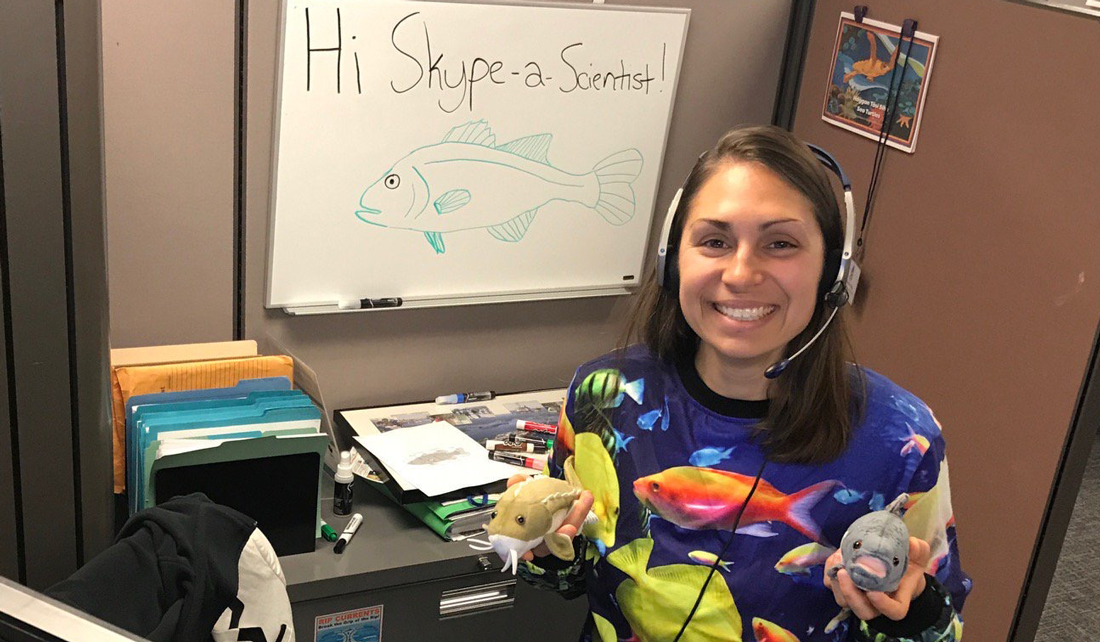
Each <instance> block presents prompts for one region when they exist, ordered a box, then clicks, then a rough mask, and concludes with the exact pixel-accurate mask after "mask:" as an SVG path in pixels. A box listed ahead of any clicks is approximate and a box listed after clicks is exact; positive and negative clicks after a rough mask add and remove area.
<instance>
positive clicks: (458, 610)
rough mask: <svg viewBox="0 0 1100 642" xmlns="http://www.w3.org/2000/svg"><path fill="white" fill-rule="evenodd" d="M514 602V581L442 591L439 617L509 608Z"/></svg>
mask: <svg viewBox="0 0 1100 642" xmlns="http://www.w3.org/2000/svg"><path fill="white" fill-rule="evenodd" d="M515 601H516V581H515V580H514V579H513V580H507V581H504V582H495V583H493V584H479V585H477V586H471V587H467V588H458V589H451V590H448V591H443V593H441V594H440V596H439V617H440V618H448V617H457V616H461V615H473V614H475V613H482V612H485V611H493V610H496V609H501V608H511V606H512V604H514V603H515Z"/></svg>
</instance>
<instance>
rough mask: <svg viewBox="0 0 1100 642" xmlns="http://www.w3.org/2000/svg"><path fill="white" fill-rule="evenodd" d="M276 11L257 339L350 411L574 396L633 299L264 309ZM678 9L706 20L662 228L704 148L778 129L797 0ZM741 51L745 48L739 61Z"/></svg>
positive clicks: (257, 218)
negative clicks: (576, 382) (296, 312)
mask: <svg viewBox="0 0 1100 642" xmlns="http://www.w3.org/2000/svg"><path fill="white" fill-rule="evenodd" d="M276 4H277V3H273V2H251V3H250V4H249V9H248V11H249V53H248V60H249V69H248V77H249V87H248V108H249V112H248V132H249V134H248V180H247V185H248V192H247V199H248V201H247V220H246V223H247V234H246V237H247V247H246V256H247V269H246V301H245V309H246V315H245V333H246V336H248V337H250V338H257V339H259V338H262V337H264V336H265V335H266V334H271V335H272V336H274V337H276V338H278V339H279V340H280V341H282V342H283V343H284V344H285V345H287V347H288V348H289V349H291V350H292V351H294V352H296V353H297V354H298V356H300V357H302V358H303V359H305V360H306V361H308V362H309V363H310V364H311V365H313V366H314V367H315V368H316V369H317V371H318V375H319V377H320V379H321V383H322V385H323V386H324V389H325V394H326V400H327V401H328V402H329V403H330V404H331V405H332V406H333V407H336V408H338V407H347V406H350V405H368V404H386V403H396V402H400V401H408V400H423V399H427V398H430V397H434V396H435V395H437V394H444V393H448V392H455V391H459V390H474V389H496V390H499V391H517V390H524V389H533V388H548V387H555V386H564V385H566V384H567V383H568V382H569V379H570V377H571V376H572V373H573V370H574V369H575V368H576V367H577V366H578V365H580V364H581V363H582V362H584V361H587V360H588V359H590V358H593V357H595V356H597V355H599V354H601V353H603V352H605V351H607V350H608V349H610V348H612V347H613V346H614V345H615V343H616V342H617V340H618V333H619V325H620V323H621V321H622V320H623V318H624V310H625V304H626V300H625V299H623V298H621V297H620V298H604V299H578V300H566V301H547V302H536V303H510V304H496V305H481V306H468V307H451V308H436V309H419V310H396V311H387V312H371V313H357V314H338V315H325V316H317V317H301V318H292V317H288V316H287V315H286V314H285V313H284V312H282V311H281V310H266V309H264V307H263V293H264V284H265V282H266V281H265V279H266V278H267V275H266V273H265V266H266V257H267V250H268V248H267V229H268V228H267V225H268V221H267V208H268V196H269V191H270V165H269V164H270V159H271V136H270V133H269V132H271V118H272V113H273V108H274V104H273V102H272V94H273V82H274V78H275V64H274V60H275V59H276V42H275V40H274V39H273V38H272V37H271V34H273V33H275V31H276V28H277V27H276V25H277V18H278V16H277V11H276V9H275V5H276ZM616 4H633V5H652V6H665V5H667V3H665V2H658V1H655V0H647V1H644V2H627V3H616ZM677 6H686V7H690V8H691V9H692V10H693V13H692V16H691V24H690V27H689V29H688V43H687V47H686V50H685V54H684V62H683V68H682V72H681V76H680V85H679V88H678V95H677V101H676V106H675V108H674V111H673V118H672V126H671V132H670V135H669V144H668V151H667V155H666V163H665V171H664V176H663V177H662V181H661V187H660V190H659V192H658V197H657V201H658V204H659V205H658V207H660V208H661V211H660V212H659V214H658V216H657V217H656V219H655V222H654V227H656V226H658V225H660V222H661V219H662V218H663V215H664V211H663V210H664V208H666V207H667V206H668V202H669V201H670V200H671V197H672V194H673V193H674V192H675V190H676V188H677V187H678V186H679V184H680V181H681V180H682V179H683V176H684V175H685V174H686V173H687V171H688V169H689V168H690V166H691V164H692V163H693V162H694V161H695V159H696V157H697V156H698V155H699V152H700V151H701V150H703V149H706V148H708V147H709V146H710V145H712V144H713V143H714V141H715V140H717V138H718V136H719V135H720V134H721V133H722V132H723V131H725V130H726V129H728V128H729V127H730V126H731V125H733V124H735V123H739V122H756V123H766V122H769V121H770V120H771V116H772V107H773V103H774V100H775V94H776V89H777V86H778V80H779V67H780V63H781V61H782V55H783V47H784V45H785V39H786V29H787V20H788V14H789V11H790V3H787V2H766V3H757V2H712V1H710V0H691V1H688V2H680V3H677ZM731 43H744V44H745V46H744V47H742V48H740V49H738V51H737V54H736V55H735V54H734V53H733V49H732V48H731Z"/></svg>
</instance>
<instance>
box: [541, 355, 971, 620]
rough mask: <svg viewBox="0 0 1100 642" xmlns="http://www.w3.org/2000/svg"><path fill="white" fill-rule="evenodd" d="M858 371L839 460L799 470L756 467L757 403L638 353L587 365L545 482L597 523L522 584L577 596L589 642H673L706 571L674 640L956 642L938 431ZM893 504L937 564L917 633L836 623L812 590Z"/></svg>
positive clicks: (954, 552) (958, 575) (918, 406)
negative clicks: (862, 389) (572, 476)
mask: <svg viewBox="0 0 1100 642" xmlns="http://www.w3.org/2000/svg"><path fill="white" fill-rule="evenodd" d="M863 372H864V374H865V376H866V379H867V393H866V399H865V401H866V404H865V405H866V411H865V413H864V416H863V419H862V421H861V422H860V423H859V425H857V426H856V428H855V429H854V430H853V435H852V440H851V444H850V446H849V448H848V449H847V450H846V451H845V453H844V454H842V455H841V456H840V457H839V458H838V459H836V460H835V461H832V462H829V463H826V464H819V465H812V466H811V465H797V464H780V463H775V462H768V463H766V464H764V453H763V452H762V451H761V449H760V447H759V446H758V445H757V442H756V441H755V440H754V439H753V434H754V432H753V431H754V426H755V424H756V423H757V421H758V418H759V417H761V416H763V415H762V413H760V412H759V410H760V407H759V405H760V404H764V409H766V402H736V401H734V400H729V399H724V398H722V397H719V396H718V395H717V394H715V393H713V392H712V391H710V390H709V389H706V387H705V385H704V384H703V383H702V381H701V380H700V379H699V376H698V374H697V373H696V372H695V369H694V366H692V365H691V364H681V365H680V366H679V367H678V366H677V365H674V364H669V363H666V362H663V361H660V360H658V359H656V358H655V357H653V356H652V355H651V354H650V353H649V351H648V350H646V349H645V348H643V347H641V346H635V347H632V348H630V349H629V350H627V351H626V352H625V353H623V354H614V353H613V354H612V355H608V356H605V357H601V358H600V359H597V360H595V361H592V362H590V363H588V364H585V365H584V366H582V367H581V368H580V369H578V371H577V373H576V375H575V377H574V379H573V382H572V383H571V384H570V387H569V392H568V397H567V398H566V400H565V404H564V405H563V409H562V416H561V418H560V422H559V432H558V438H557V440H556V442H555V445H554V450H553V455H552V457H551V458H550V462H549V463H548V471H547V472H548V473H549V474H551V475H554V476H557V477H563V476H564V475H563V466H564V465H565V464H566V460H567V459H568V458H570V457H571V458H572V461H571V462H570V463H571V465H572V466H573V469H574V470H575V472H576V474H577V478H578V479H579V480H580V482H581V484H582V485H583V486H584V487H585V488H586V489H587V490H589V491H591V492H592V495H593V498H594V504H593V508H592V512H593V513H594V515H595V516H596V518H597V521H596V522H595V523H594V524H590V525H588V526H585V528H584V530H583V531H582V533H583V537H578V538H577V539H576V540H575V542H574V544H575V549H576V550H577V553H578V554H577V556H576V559H574V561H573V562H572V563H571V564H566V563H555V561H554V560H545V562H544V560H542V559H540V560H539V563H540V564H542V565H541V566H540V565H536V564H526V565H524V566H522V567H521V570H520V573H521V575H522V576H523V577H524V578H525V579H527V580H528V581H531V582H532V583H534V584H536V585H538V586H542V587H545V588H549V589H552V590H556V591H559V592H561V593H563V594H566V595H578V594H581V593H582V592H583V593H586V594H587V596H588V601H589V607H590V609H591V612H592V618H591V619H592V623H591V626H590V627H589V629H588V630H586V632H585V633H583V634H582V639H583V640H589V641H599V642H613V641H617V640H634V641H636V642H668V641H670V640H672V639H674V638H675V637H676V634H677V632H678V631H679V630H680V627H681V626H682V625H683V623H684V620H685V618H686V617H687V615H688V613H689V612H690V610H691V608H692V605H693V604H694V603H695V601H696V598H697V597H698V595H699V592H700V589H701V587H702V586H703V584H704V582H705V581H706V579H707V576H708V575H709V574H710V573H711V570H712V568H713V570H714V573H713V576H712V577H711V579H710V581H709V583H707V588H706V590H705V591H704V595H703V598H702V600H701V602H700V604H699V607H698V609H697V610H696V613H695V615H694V616H693V618H692V620H691V623H690V624H689V625H688V627H687V629H686V630H685V632H684V634H683V636H682V637H681V638H680V639H681V640H683V641H684V642H691V641H711V640H723V641H733V642H737V641H741V640H744V641H755V642H816V641H826V640H827V641H830V642H833V641H842V640H855V641H864V640H870V641H873V642H889V641H892V640H900V641H904V640H916V641H921V642H923V641H925V640H940V641H942V642H952V641H954V640H959V639H961V631H962V621H961V618H960V616H959V613H960V612H961V610H962V606H963V602H964V600H965V597H966V595H967V593H969V591H970V586H971V585H970V579H969V578H968V577H967V576H966V575H965V574H964V573H963V571H962V569H961V567H960V561H959V551H958V546H957V543H956V540H955V526H954V517H953V515H952V511H951V501H950V488H949V485H948V469H947V460H946V458H945V457H944V441H943V437H942V435H941V432H940V426H939V424H938V423H937V421H936V419H935V417H934V416H933V415H932V413H931V411H929V410H928V408H927V406H925V404H924V403H923V402H921V401H920V400H919V399H917V398H916V397H915V396H913V395H912V394H910V393H908V392H906V391H905V390H903V389H902V388H900V387H898V386H897V385H895V384H894V383H892V382H890V381H889V380H888V379H886V378H885V377H883V376H881V375H879V374H877V373H874V372H872V371H869V370H864V371H863ZM753 404H756V406H754V405H753ZM762 465H764V468H763V474H762V477H761V480H760V483H759V485H758V487H757V489H756V492H755V494H754V495H753V496H752V498H751V500H750V501H749V502H748V506H747V507H746V508H745V511H744V514H743V515H742V517H741V520H740V522H739V523H738V525H737V531H736V533H734V532H732V529H733V526H734V520H735V518H736V515H737V513H738V509H740V508H741V504H742V503H743V502H744V499H745V497H746V495H747V494H748V490H749V488H750V487H751V486H752V483H753V480H754V479H755V477H756V475H757V473H758V471H760V470H761V466H762ZM903 492H906V493H909V494H910V499H909V503H908V504H907V506H908V510H907V512H906V514H905V517H904V519H905V521H906V523H907V525H908V526H909V528H910V531H911V533H912V534H913V535H914V536H916V537H921V538H923V539H925V540H926V541H928V542H929V543H930V544H931V546H932V551H933V558H934V562H933V568H932V569H930V571H929V573H930V575H929V576H928V577H929V582H928V585H929V589H928V591H927V592H926V593H925V594H923V595H922V596H920V598H919V599H920V600H922V601H921V603H920V604H921V605H923V606H922V607H921V609H920V610H921V611H922V615H921V617H922V618H924V619H922V620H921V621H920V622H919V623H918V622H916V620H913V619H912V618H906V620H902V621H901V622H897V623H891V622H879V621H878V620H873V621H871V622H867V623H865V622H861V621H860V620H858V619H857V618H855V617H854V616H847V617H846V616H845V613H843V612H842V611H841V609H840V608H839V607H838V606H837V605H836V602H835V600H834V599H833V594H832V591H830V590H829V589H828V588H827V587H825V585H824V583H823V579H822V577H823V571H824V568H823V567H824V563H825V560H826V558H827V557H828V556H829V555H830V554H831V553H832V552H834V551H835V550H836V546H837V545H838V544H839V542H840V540H841V537H842V536H843V535H844V532H845V531H846V530H847V528H848V526H849V525H850V524H851V523H852V522H853V521H855V520H856V519H857V518H859V517H860V516H862V515H865V514H867V513H868V512H871V511H873V510H878V509H881V508H883V507H884V506H886V505H887V504H888V503H890V502H891V501H892V500H893V499H895V498H896V497H897V496H898V495H900V494H901V493H903ZM731 540H732V541H731ZM727 544H729V546H728V548H727ZM723 551H724V552H723ZM914 606H917V600H914ZM880 619H881V618H880ZM918 626H919V628H917V627H918Z"/></svg>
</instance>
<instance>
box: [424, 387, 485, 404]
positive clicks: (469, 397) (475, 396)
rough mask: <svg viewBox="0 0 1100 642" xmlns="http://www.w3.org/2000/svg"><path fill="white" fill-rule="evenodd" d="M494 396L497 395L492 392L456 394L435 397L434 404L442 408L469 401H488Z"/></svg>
mask: <svg viewBox="0 0 1100 642" xmlns="http://www.w3.org/2000/svg"><path fill="white" fill-rule="evenodd" d="M495 396H497V393H495V392H493V391H492V390H489V391H487V392H458V393H455V394H453V395H443V396H441V397H436V398H435V402H436V403H437V404H439V405H440V406H444V405H449V404H455V403H469V402H471V401H489V400H490V399H492V398H493V397H495Z"/></svg>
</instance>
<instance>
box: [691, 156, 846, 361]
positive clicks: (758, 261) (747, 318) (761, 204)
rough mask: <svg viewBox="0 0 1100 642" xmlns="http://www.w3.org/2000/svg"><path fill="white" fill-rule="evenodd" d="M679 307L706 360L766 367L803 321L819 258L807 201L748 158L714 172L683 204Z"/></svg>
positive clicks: (821, 251)
mask: <svg viewBox="0 0 1100 642" xmlns="http://www.w3.org/2000/svg"><path fill="white" fill-rule="evenodd" d="M690 207H691V209H690V210H689V211H688V215H687V220H686V221H685V223H684V230H683V236H682V237H681V241H680V250H679V253H678V259H677V260H678V261H679V267H680V307H681V309H682V310H683V313H684V318H685V319H686V320H687V322H688V325H689V326H691V328H692V329H693V330H694V331H695V333H696V334H697V335H699V338H700V339H701V340H702V341H701V344H700V351H701V352H702V351H706V352H707V353H708V354H705V355H700V356H703V357H704V358H716V359H717V362H718V363H722V364H724V365H726V366H729V367H735V368H736V367H752V368H759V369H760V373H761V375H763V371H764V369H765V368H766V367H767V366H768V365H770V364H772V363H774V362H776V361H779V360H780V359H781V358H782V352H783V348H784V347H785V346H786V345H787V343H788V342H790V341H791V339H793V338H794V337H795V336H797V335H798V334H799V333H800V332H802V330H803V329H805V327H806V326H807V324H809V322H810V317H811V316H812V315H813V311H814V306H815V305H816V304H817V289H818V282H819V281H820V279H821V271H822V269H823V263H824V258H825V243H824V238H823V237H822V234H821V228H820V227H819V226H818V224H817V221H816V220H815V219H814V215H813V206H812V205H811V203H810V201H809V200H808V199H807V198H806V197H805V196H803V195H802V193H801V192H799V191H798V190H796V189H795V188H794V187H792V186H791V185H790V184H788V183H787V182H786V181H784V180H783V179H782V178H780V177H779V175H778V174H776V173H775V172H773V171H771V170H769V169H767V168H766V167H764V166H763V165H760V164H758V163H752V162H733V163H729V164H726V165H723V166H722V167H720V168H719V169H718V170H717V171H716V172H715V173H714V175H713V176H712V177H711V178H710V179H709V180H707V182H706V183H704V184H703V186H702V188H701V189H700V190H699V192H698V193H697V194H696V195H695V199H694V200H693V202H692V203H690Z"/></svg>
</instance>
